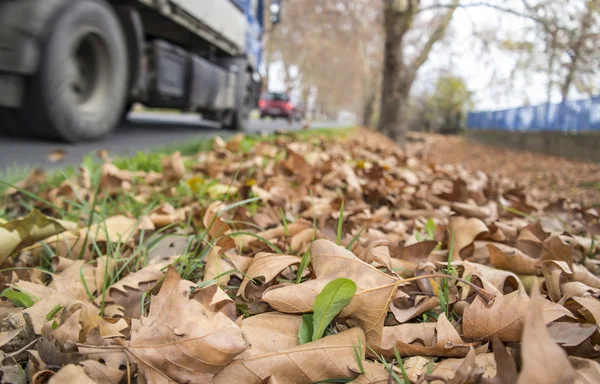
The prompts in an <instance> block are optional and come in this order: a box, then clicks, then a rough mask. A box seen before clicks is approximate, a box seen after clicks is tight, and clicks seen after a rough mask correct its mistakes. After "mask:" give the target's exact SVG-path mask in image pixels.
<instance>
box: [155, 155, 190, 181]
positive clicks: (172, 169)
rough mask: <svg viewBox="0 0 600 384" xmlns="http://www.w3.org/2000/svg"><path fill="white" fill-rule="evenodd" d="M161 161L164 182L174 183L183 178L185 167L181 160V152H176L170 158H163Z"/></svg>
mask: <svg viewBox="0 0 600 384" xmlns="http://www.w3.org/2000/svg"><path fill="white" fill-rule="evenodd" d="M161 161H162V167H163V178H164V179H165V180H167V181H171V182H175V181H179V180H181V179H182V178H183V175H184V173H185V166H184V165H183V160H182V159H181V152H179V151H177V152H175V153H173V154H172V155H171V156H164V157H163V158H162V160H161Z"/></svg>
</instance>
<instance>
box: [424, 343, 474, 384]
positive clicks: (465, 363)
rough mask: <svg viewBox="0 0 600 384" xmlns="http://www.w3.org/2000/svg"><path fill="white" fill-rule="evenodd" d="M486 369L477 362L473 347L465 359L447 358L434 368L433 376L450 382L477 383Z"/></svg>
mask: <svg viewBox="0 0 600 384" xmlns="http://www.w3.org/2000/svg"><path fill="white" fill-rule="evenodd" d="M483 371H484V369H483V368H481V367H479V366H478V365H477V362H476V357H475V350H474V349H473V348H471V349H470V350H469V353H468V354H467V356H465V358H464V359H445V360H443V361H442V362H441V363H440V364H438V365H437V366H436V368H435V369H434V370H433V373H432V376H433V377H441V378H444V379H445V380H447V382H448V384H465V383H476V382H478V381H479V378H480V377H481V376H482V375H483Z"/></svg>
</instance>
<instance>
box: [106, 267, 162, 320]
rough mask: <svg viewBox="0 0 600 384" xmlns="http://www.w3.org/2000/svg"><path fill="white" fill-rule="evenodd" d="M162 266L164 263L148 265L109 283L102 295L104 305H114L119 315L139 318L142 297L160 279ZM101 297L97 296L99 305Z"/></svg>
mask: <svg viewBox="0 0 600 384" xmlns="http://www.w3.org/2000/svg"><path fill="white" fill-rule="evenodd" d="M163 266H165V263H161V264H154V265H149V266H147V267H144V268H142V269H140V270H139V271H137V272H134V273H131V274H129V275H127V276H125V277H124V278H122V279H121V280H119V281H118V282H116V283H115V284H113V285H111V286H110V288H108V290H107V291H106V295H105V296H104V302H105V305H107V306H109V305H111V304H112V305H116V306H118V309H116V310H117V312H118V313H119V314H120V315H121V316H125V317H129V318H135V319H139V318H140V316H141V313H142V311H141V300H142V297H143V295H144V294H145V293H146V292H149V291H150V290H151V289H152V288H153V287H154V286H155V285H156V283H157V282H158V281H159V280H160V279H162V277H163V276H164V273H163V272H162V271H161V269H162V267H163ZM102 299H103V298H102V296H99V297H98V298H97V299H96V301H95V302H96V304H97V305H100V303H101V302H102Z"/></svg>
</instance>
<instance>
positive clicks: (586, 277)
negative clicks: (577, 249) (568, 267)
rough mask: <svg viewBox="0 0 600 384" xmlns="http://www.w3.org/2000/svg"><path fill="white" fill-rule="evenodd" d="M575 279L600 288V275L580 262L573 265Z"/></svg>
mask: <svg viewBox="0 0 600 384" xmlns="http://www.w3.org/2000/svg"><path fill="white" fill-rule="evenodd" d="M572 279H573V280H574V281H579V282H581V283H583V284H585V285H588V286H590V287H592V288H599V289H600V277H598V276H596V275H594V274H593V273H592V272H590V271H589V270H588V269H587V268H586V267H584V266H583V265H580V264H575V265H573V277H572Z"/></svg>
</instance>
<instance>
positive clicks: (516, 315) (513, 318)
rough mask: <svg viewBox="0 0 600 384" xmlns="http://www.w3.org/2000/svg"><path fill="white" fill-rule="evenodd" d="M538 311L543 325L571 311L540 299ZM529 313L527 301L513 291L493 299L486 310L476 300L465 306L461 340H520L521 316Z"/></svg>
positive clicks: (523, 321) (521, 329)
mask: <svg viewBox="0 0 600 384" xmlns="http://www.w3.org/2000/svg"><path fill="white" fill-rule="evenodd" d="M539 301H540V304H539V310H540V316H541V318H542V320H543V321H544V324H548V323H550V322H551V321H554V320H556V319H559V318H561V317H563V316H571V317H572V315H571V312H569V310H567V309H566V308H564V307H563V306H562V305H558V304H555V303H553V302H551V301H549V300H543V299H540V300H539ZM530 311H531V299H530V298H529V297H526V296H520V295H519V292H513V293H511V294H508V295H506V296H499V297H496V300H495V302H494V303H493V304H492V306H490V307H488V306H486V304H485V303H484V302H483V300H481V299H480V298H479V297H477V298H476V299H475V301H473V303H472V304H471V305H470V306H469V307H467V308H466V309H465V311H464V314H463V332H464V335H465V337H467V338H469V339H474V340H482V339H488V338H490V337H492V336H497V337H498V338H499V339H500V340H502V341H520V340H521V334H522V332H523V328H524V326H525V317H526V316H527V313H529V312H530Z"/></svg>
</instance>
